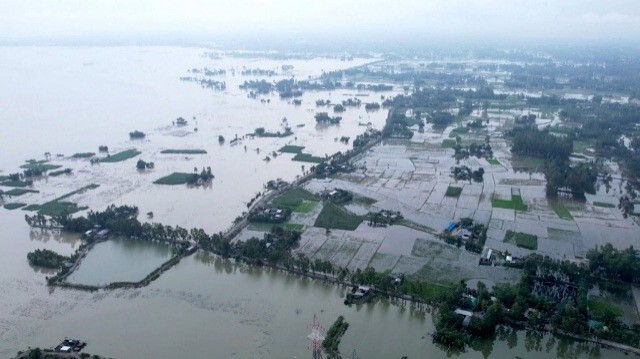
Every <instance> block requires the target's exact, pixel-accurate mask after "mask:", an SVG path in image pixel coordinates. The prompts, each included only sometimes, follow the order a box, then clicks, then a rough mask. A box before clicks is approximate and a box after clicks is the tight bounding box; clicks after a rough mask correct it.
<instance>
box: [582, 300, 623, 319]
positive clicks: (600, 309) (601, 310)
mask: <svg viewBox="0 0 640 359" xmlns="http://www.w3.org/2000/svg"><path fill="white" fill-rule="evenodd" d="M587 305H588V306H589V312H590V314H591V316H593V317H595V318H598V319H601V318H602V317H604V316H605V314H606V313H610V314H613V315H615V316H616V317H620V316H622V309H620V308H619V307H617V306H615V305H613V304H611V303H609V302H608V301H607V300H605V299H604V298H598V297H592V298H590V299H589V300H588V301H587Z"/></svg>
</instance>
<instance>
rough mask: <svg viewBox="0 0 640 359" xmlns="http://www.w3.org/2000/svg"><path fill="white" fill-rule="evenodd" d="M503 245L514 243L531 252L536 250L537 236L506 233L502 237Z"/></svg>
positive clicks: (512, 232)
mask: <svg viewBox="0 0 640 359" xmlns="http://www.w3.org/2000/svg"><path fill="white" fill-rule="evenodd" d="M504 242H505V243H515V244H516V246H518V247H521V248H526V249H531V250H536V249H538V236H536V235H533V234H528V233H521V232H514V231H507V233H505V235H504Z"/></svg>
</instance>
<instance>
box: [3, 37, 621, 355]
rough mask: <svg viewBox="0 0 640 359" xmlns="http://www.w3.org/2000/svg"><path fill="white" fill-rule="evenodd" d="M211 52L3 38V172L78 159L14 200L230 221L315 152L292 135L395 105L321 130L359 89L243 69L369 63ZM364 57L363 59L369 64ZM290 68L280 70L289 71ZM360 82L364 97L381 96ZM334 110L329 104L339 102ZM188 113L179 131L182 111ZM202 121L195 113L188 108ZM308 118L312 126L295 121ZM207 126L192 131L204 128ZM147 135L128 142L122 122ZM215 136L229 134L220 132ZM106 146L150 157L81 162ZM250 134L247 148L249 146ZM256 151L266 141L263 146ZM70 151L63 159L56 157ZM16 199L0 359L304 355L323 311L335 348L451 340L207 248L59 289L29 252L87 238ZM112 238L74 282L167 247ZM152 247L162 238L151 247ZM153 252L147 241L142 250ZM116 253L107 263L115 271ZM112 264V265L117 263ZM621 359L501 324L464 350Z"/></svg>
mask: <svg viewBox="0 0 640 359" xmlns="http://www.w3.org/2000/svg"><path fill="white" fill-rule="evenodd" d="M203 52H204V50H203V49H195V48H171V47H109V48H94V47H80V48H66V47H6V48H2V49H1V50H0V65H1V66H0V83H1V84H2V85H0V108H2V109H3V110H2V111H0V125H1V126H2V131H0V149H1V150H2V157H0V170H2V171H3V172H2V174H6V173H11V172H16V171H17V170H18V167H19V166H20V165H21V164H22V163H23V162H24V161H25V160H27V159H30V158H35V159H41V158H42V157H43V154H44V153H45V152H51V154H52V155H53V157H54V159H53V160H52V163H54V164H59V165H61V166H63V168H66V167H68V168H71V169H73V174H72V175H68V176H64V175H63V176H59V177H48V178H43V179H40V180H37V181H36V182H35V183H34V186H33V188H34V189H36V190H38V191H40V193H32V194H26V195H23V196H21V197H19V198H17V199H12V200H11V201H20V202H25V203H28V204H34V203H44V202H46V201H49V200H51V199H54V198H56V197H58V196H61V195H63V194H66V193H69V192H72V191H74V190H77V189H78V188H81V187H83V186H85V185H88V184H91V183H96V184H99V185H100V187H98V188H97V189H93V190H89V191H86V192H84V193H80V194H76V195H73V196H71V197H69V198H68V200H70V201H73V202H77V203H78V204H79V205H84V206H88V207H89V208H91V209H102V208H104V207H106V206H107V205H109V204H112V203H115V204H132V205H137V206H139V207H140V212H141V213H143V214H144V213H146V212H149V211H152V212H154V219H153V220H154V221H158V222H163V223H166V224H172V225H180V226H183V227H186V228H192V227H202V228H204V229H205V230H207V231H208V232H210V233H212V232H218V231H223V230H224V229H225V228H227V227H228V226H230V224H231V222H232V220H233V219H234V218H235V217H236V216H238V215H240V214H241V213H242V211H243V210H245V209H246V201H248V200H249V199H250V198H251V197H253V196H254V195H255V194H256V193H257V192H259V191H262V190H263V184H264V183H266V182H267V181H268V180H270V179H275V178H277V177H281V178H283V179H285V180H292V179H294V178H295V176H296V175H300V174H301V173H302V168H301V166H302V165H304V166H305V167H306V168H307V169H308V168H309V167H310V166H311V164H309V163H301V162H293V161H291V157H292V156H291V155H289V154H282V155H280V156H278V157H277V158H274V159H272V160H271V161H269V162H265V161H263V158H264V157H265V155H266V154H267V153H271V152H273V151H277V150H278V149H279V148H280V147H281V146H283V145H285V144H296V145H300V146H305V152H308V153H311V154H313V155H316V156H324V155H325V154H332V153H334V152H336V151H343V150H346V149H348V148H349V146H348V145H344V144H342V143H340V142H339V141H336V138H339V137H341V136H350V137H351V138H352V139H353V138H355V136H356V135H357V134H359V133H361V132H363V130H364V127H362V126H359V123H361V122H364V123H366V122H371V124H372V125H373V127H376V128H381V127H382V125H383V123H384V120H385V117H386V112H385V111H375V112H366V111H365V110H364V106H362V107H361V108H349V109H347V111H346V112H345V113H343V114H342V116H343V118H344V119H343V121H342V123H341V124H340V126H332V127H317V126H316V125H315V121H314V119H313V115H314V112H315V111H316V106H315V101H316V100H317V99H328V98H330V99H331V100H332V101H334V102H337V101H339V100H341V99H346V98H350V97H353V96H355V95H356V94H357V92H355V91H346V90H336V91H332V92H327V91H324V92H307V93H305V95H304V96H303V97H302V104H301V105H300V106H294V105H293V104H291V103H288V102H287V101H284V100H281V99H279V98H278V96H277V95H268V96H264V97H263V98H264V99H269V100H270V101H269V103H266V101H265V103H263V102H261V101H260V100H259V99H258V100H256V99H249V98H247V96H246V93H245V92H244V91H241V90H239V89H238V84H239V83H241V82H242V81H244V80H245V79H251V78H261V77H250V76H240V74H239V72H240V70H241V69H242V68H243V67H246V68H263V69H274V70H276V71H279V69H280V68H281V65H283V64H290V65H293V66H294V70H293V75H295V76H296V77H297V78H300V79H306V78H308V77H309V76H312V77H313V76H319V75H320V74H321V72H322V71H323V70H324V71H329V70H333V69H338V68H345V67H349V66H355V65H358V64H361V63H363V62H364V60H356V61H353V62H344V61H339V60H334V59H312V60H291V61H289V60H283V61H275V60H267V59H260V58H253V59H252V58H242V59H237V58H231V57H225V56H222V57H221V58H220V59H216V60H213V59H209V58H206V57H203V56H202V53H203ZM367 61H369V60H367ZM204 66H207V67H209V68H212V69H213V68H224V69H227V70H228V69H230V68H234V69H236V75H235V76H233V75H231V74H230V72H227V75H226V76H223V77H221V78H219V79H221V80H224V81H226V84H227V90H225V91H213V90H208V89H202V88H200V87H199V86H198V85H196V84H194V83H191V82H181V81H179V77H181V76H187V75H188V73H187V70H188V69H190V68H202V67H204ZM291 75H292V74H284V75H278V76H275V77H273V78H271V79H274V80H277V79H280V78H285V77H286V78H288V77H290V76H291ZM392 94H393V92H391V93H384V94H380V93H365V94H364V95H366V96H362V97H361V98H362V100H363V102H374V101H376V102H379V101H380V95H385V96H389V95H392ZM329 112H330V114H331V113H332V111H331V110H329ZM179 116H182V117H184V118H186V119H187V120H188V121H189V122H190V124H189V125H188V126H185V127H181V128H178V127H175V126H172V125H171V122H172V121H173V120H175V119H176V118H177V117H179ZM194 116H195V117H196V118H195V119H193V117H194ZM283 117H286V118H287V120H288V123H289V124H290V125H291V127H292V128H293V130H294V132H295V134H294V135H293V136H291V137H287V138H262V139H254V140H245V141H243V142H242V143H241V144H239V145H236V146H230V145H229V141H230V140H231V139H232V138H234V137H235V135H236V134H237V135H238V136H242V135H244V134H246V133H249V132H253V130H254V129H255V128H257V127H265V128H266V129H267V130H268V131H270V130H273V131H277V130H281V129H282V127H281V120H282V118H283ZM302 124H304V126H303V127H298V125H302ZM195 127H197V128H198V131H197V132H195V131H194V128H195ZM136 129H137V130H141V131H144V132H146V133H147V137H146V139H144V140H140V141H130V140H129V139H128V132H130V131H133V130H136ZM218 135H223V136H224V137H225V138H226V139H227V142H226V143H225V144H223V145H220V144H219V143H218ZM99 145H108V146H109V148H110V150H111V152H112V153H115V152H117V151H119V150H124V149H127V148H136V149H138V150H139V151H141V152H142V154H141V155H140V156H139V157H138V158H142V159H144V160H146V161H153V162H155V164H156V166H155V169H153V170H151V171H148V172H145V173H139V172H138V171H136V169H135V161H136V160H135V159H129V160H127V161H123V162H118V163H110V164H109V163H103V164H100V165H95V166H92V165H91V164H89V162H88V161H87V160H79V159H71V158H70V157H69V156H70V155H72V154H74V153H78V152H89V151H90V152H97V148H98V146H99ZM245 145H246V147H247V150H246V151H245V150H244V146H245ZM170 148H173V149H176V148H177V149H183V148H191V149H204V150H206V151H207V154H205V155H163V154H160V151H161V150H162V149H170ZM257 149H260V153H258V151H257ZM58 153H60V154H64V155H65V157H61V158H57V156H56V154H58ZM202 166H211V167H212V170H213V173H214V174H215V176H216V178H215V179H214V180H213V182H212V184H211V185H210V186H207V187H200V188H187V187H186V186H170V187H166V186H160V185H154V184H153V181H155V180H156V179H158V178H160V177H163V176H165V175H168V174H170V173H172V172H190V171H193V168H194V167H199V168H201V167H202ZM24 214H25V212H23V211H21V210H19V209H18V210H13V211H8V210H4V209H3V210H1V211H0V356H1V357H11V356H12V355H14V354H15V352H16V351H17V350H20V349H24V348H25V347H28V346H40V347H50V346H53V345H55V344H56V343H57V341H58V340H59V339H61V338H64V337H78V338H81V339H82V340H84V341H87V343H88V347H87V351H89V352H92V353H99V354H101V355H103V356H107V357H114V358H140V357H153V358H176V357H215V358H232V357H236V358H307V357H311V352H310V351H309V350H308V346H309V343H308V342H307V339H306V335H307V332H308V331H309V330H308V324H309V322H310V320H311V318H312V317H313V315H314V314H317V315H318V318H319V320H320V323H321V324H322V325H323V326H324V327H325V328H328V327H329V326H330V325H331V323H332V322H333V321H334V320H335V318H336V317H337V316H338V315H344V316H345V318H346V320H347V321H348V322H349V323H350V327H349V330H348V331H347V333H346V335H345V336H344V338H343V341H342V344H341V346H340V347H341V349H342V351H343V352H344V353H349V354H350V353H351V352H352V351H353V350H354V349H355V350H357V352H358V354H359V356H360V357H362V358H399V357H401V356H403V355H406V356H408V357H409V358H424V357H427V358H436V357H443V356H446V355H447V353H446V351H443V349H442V348H439V347H438V346H436V345H434V344H433V343H432V341H431V337H430V334H431V333H433V331H434V324H433V319H432V317H431V315H430V314H429V313H425V312H423V311H417V310H413V309H411V308H410V307H409V306H406V307H402V306H398V305H394V304H391V303H387V302H382V303H377V304H375V305H362V306H352V307H347V306H345V305H344V304H343V303H342V301H343V297H344V293H345V289H344V288H340V287H337V286H333V285H328V284H325V283H322V282H320V281H315V280H311V279H307V278H299V277H296V276H292V275H288V274H283V273H279V272H275V271H272V270H264V269H260V268H251V267H247V266H244V265H235V264H233V263H231V262H229V261H224V260H220V259H217V258H211V257H208V256H206V255H204V254H202V253H198V254H196V255H194V256H190V257H187V258H185V259H184V260H182V261H181V262H180V263H179V264H178V265H177V266H175V267H173V268H172V269H171V270H169V271H168V272H166V273H164V274H163V275H162V276H161V277H160V278H159V279H158V280H156V281H155V282H153V283H151V285H149V286H148V287H145V288H140V289H126V290H113V291H102V290H101V291H97V292H93V293H89V292H82V291H76V290H65V289H52V288H48V287H47V286H46V285H45V276H47V275H50V273H47V272H46V271H42V270H40V269H36V268H32V267H31V266H29V264H28V263H27V260H26V254H27V253H28V252H29V251H32V250H34V249H37V248H47V249H51V250H55V251H56V252H59V253H61V254H70V253H73V252H74V251H75V249H76V248H77V247H78V246H79V245H80V239H79V238H78V237H77V236H74V235H71V234H66V233H58V232H51V231H42V230H34V229H30V228H28V226H27V225H26V223H25V222H24ZM147 245H148V244H139V243H138V244H136V243H133V244H131V243H129V244H125V243H124V242H123V241H117V242H116V241H114V242H112V243H110V244H109V243H108V242H107V243H104V244H100V245H99V246H96V248H94V252H92V253H89V255H88V256H87V258H85V261H84V262H83V263H82V265H81V266H80V268H79V270H78V272H76V273H74V280H77V281H79V282H88V283H85V284H91V283H101V282H104V281H112V280H119V279H121V278H122V279H130V278H131V279H136V278H137V277H140V276H143V275H144V274H143V273H142V272H144V271H146V269H147V268H148V267H149V266H150V267H153V265H155V264H156V262H158V261H160V262H161V261H162V260H163V259H164V258H166V255H167V254H166V253H165V252H164V251H165V249H163V248H156V247H153V248H146V246H147ZM151 246H155V245H151ZM140 251H143V253H139V252H140ZM109 263H112V265H113V267H114V268H112V270H109V269H108V268H106V269H105V266H107V267H108V265H109ZM115 267H117V268H115ZM598 355H600V356H603V357H622V356H623V354H622V353H619V352H615V351H609V350H606V349H597V348H594V347H592V346H587V345H582V344H576V343H574V342H571V341H565V340H561V339H558V338H554V337H553V336H550V335H542V334H540V335H532V334H531V333H525V332H518V331H513V332H511V331H510V332H505V333H502V334H501V335H500V336H499V338H498V340H496V341H481V342H477V343H474V345H473V346H472V347H471V348H470V349H468V350H467V352H466V353H462V354H460V356H461V357H464V358H477V357H479V356H484V357H488V356H491V357H497V358H503V357H514V356H520V357H526V358H547V357H549V356H558V357H590V356H598Z"/></svg>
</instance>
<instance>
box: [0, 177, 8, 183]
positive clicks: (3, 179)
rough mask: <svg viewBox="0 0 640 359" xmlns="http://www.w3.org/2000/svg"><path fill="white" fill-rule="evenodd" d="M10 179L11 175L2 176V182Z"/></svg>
mask: <svg viewBox="0 0 640 359" xmlns="http://www.w3.org/2000/svg"><path fill="white" fill-rule="evenodd" d="M9 179H10V177H9V176H0V182H2V181H8V180H9Z"/></svg>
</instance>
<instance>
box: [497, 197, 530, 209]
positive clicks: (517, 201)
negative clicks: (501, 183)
mask: <svg viewBox="0 0 640 359" xmlns="http://www.w3.org/2000/svg"><path fill="white" fill-rule="evenodd" d="M491 205H492V206H493V208H505V209H515V210H516V211H526V210H527V209H529V207H527V205H526V204H524V202H522V196H519V195H513V194H512V195H511V200H510V201H508V200H506V199H500V198H493V199H491Z"/></svg>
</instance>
